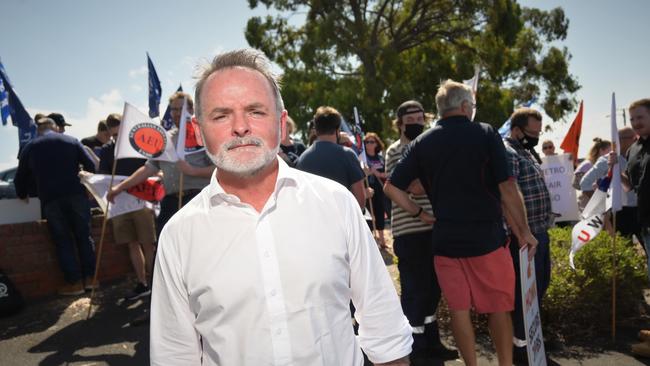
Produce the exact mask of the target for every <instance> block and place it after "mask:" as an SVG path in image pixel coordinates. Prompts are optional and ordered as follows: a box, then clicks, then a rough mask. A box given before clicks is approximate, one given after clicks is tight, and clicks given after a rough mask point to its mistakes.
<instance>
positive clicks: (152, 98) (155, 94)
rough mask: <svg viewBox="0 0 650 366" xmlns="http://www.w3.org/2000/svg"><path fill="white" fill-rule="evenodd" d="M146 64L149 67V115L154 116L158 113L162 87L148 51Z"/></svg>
mask: <svg viewBox="0 0 650 366" xmlns="http://www.w3.org/2000/svg"><path fill="white" fill-rule="evenodd" d="M147 66H148V68H149V117H151V118H154V117H158V116H159V115H160V96H161V95H162V87H161V86H160V79H158V73H156V68H154V67H153V62H151V58H149V53H147Z"/></svg>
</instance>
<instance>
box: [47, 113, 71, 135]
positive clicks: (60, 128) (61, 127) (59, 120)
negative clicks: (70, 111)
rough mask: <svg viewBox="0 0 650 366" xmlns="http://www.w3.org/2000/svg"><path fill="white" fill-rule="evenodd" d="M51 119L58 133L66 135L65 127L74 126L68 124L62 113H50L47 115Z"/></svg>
mask: <svg viewBox="0 0 650 366" xmlns="http://www.w3.org/2000/svg"><path fill="white" fill-rule="evenodd" d="M47 116H48V117H49V118H51V119H52V120H53V121H54V123H56V127H57V130H55V131H56V132H59V133H65V126H72V125H71V124H69V123H68V122H66V121H65V118H63V115H61V113H50V114H48V115H47Z"/></svg>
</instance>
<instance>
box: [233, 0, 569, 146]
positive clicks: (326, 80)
mask: <svg viewBox="0 0 650 366" xmlns="http://www.w3.org/2000/svg"><path fill="white" fill-rule="evenodd" d="M248 3H249V6H250V7H251V8H255V7H257V6H265V7H267V8H269V9H273V11H272V12H270V13H272V14H274V15H273V16H270V15H269V16H266V17H252V18H251V19H249V21H248V25H247V28H246V34H245V35H246V39H247V41H248V43H249V44H250V45H251V46H252V47H255V48H259V49H261V50H262V51H264V52H265V53H266V54H267V55H268V56H269V57H270V58H271V59H272V60H273V61H274V62H276V63H277V64H278V65H279V66H280V67H281V68H282V69H283V70H284V76H283V79H284V83H283V84H284V91H283V96H284V98H285V105H286V106H287V109H288V110H289V113H290V114H291V115H292V116H293V117H294V120H295V121H296V122H297V123H298V124H299V127H300V128H302V129H303V130H304V128H305V124H306V122H307V121H308V120H309V119H310V118H311V116H312V115H313V111H314V110H315V108H316V107H318V106H319V105H323V104H329V105H333V106H335V107H336V108H337V109H339V110H340V111H341V112H342V113H343V114H344V115H345V116H346V117H347V118H348V119H351V114H352V108H353V107H354V106H357V107H359V110H360V112H361V114H362V116H363V117H364V119H365V123H366V126H365V130H366V131H376V132H379V133H383V135H384V137H385V138H386V137H389V136H394V134H393V133H392V132H391V131H390V123H389V121H390V120H391V119H392V118H394V110H395V108H396V107H397V106H398V105H399V104H400V103H402V102H403V101H405V100H407V99H417V100H420V101H421V102H422V103H423V105H424V106H425V108H426V109H427V110H429V111H435V103H434V96H435V93H436V89H437V86H438V84H439V83H440V81H441V80H444V79H448V78H451V79H454V80H459V81H460V80H463V79H469V78H471V77H472V75H473V70H474V65H479V66H481V69H482V72H481V76H480V82H479V93H478V100H477V104H478V113H477V116H476V118H477V119H478V120H481V121H486V122H490V123H492V124H493V125H495V126H499V125H501V123H503V121H505V120H506V119H507V117H508V116H509V115H510V113H512V109H513V105H514V104H519V103H522V102H525V101H527V100H529V99H530V98H531V97H533V96H535V97H537V98H538V100H539V103H540V104H541V105H543V106H544V109H545V111H546V113H547V114H548V115H549V116H550V117H551V118H553V119H554V120H557V119H560V118H563V117H564V116H566V115H567V114H568V113H569V112H570V111H571V110H573V109H574V107H575V106H576V104H577V103H576V100H575V98H574V95H573V94H574V93H575V92H576V91H577V90H578V89H579V87H580V86H579V85H578V83H577V81H576V80H575V77H574V76H572V75H571V74H569V72H568V61H569V59H570V57H571V56H570V54H569V52H568V51H567V50H566V49H560V48H557V47H556V46H555V45H554V43H555V42H556V41H562V40H564V38H565V37H566V35H567V31H568V26H569V21H568V20H567V19H566V18H565V16H564V12H563V10H562V9H561V8H556V9H553V10H550V11H542V10H539V9H535V8H526V7H521V6H520V5H519V4H518V3H517V2H516V1H515V0H460V1H459V0H402V1H393V0H380V1H367V0H365V1H363V0H362V1H342V0H249V1H248ZM296 15H304V19H305V20H304V23H303V24H296V23H297V22H296V21H295V19H296V18H293V17H294V16H296Z"/></svg>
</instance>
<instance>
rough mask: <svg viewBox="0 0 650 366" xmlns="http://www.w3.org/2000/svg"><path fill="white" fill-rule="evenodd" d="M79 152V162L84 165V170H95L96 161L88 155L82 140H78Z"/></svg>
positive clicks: (92, 171)
mask: <svg viewBox="0 0 650 366" xmlns="http://www.w3.org/2000/svg"><path fill="white" fill-rule="evenodd" d="M77 154H78V156H79V162H80V163H81V165H82V166H83V167H84V170H85V171H87V172H91V173H94V172H95V162H94V161H93V160H92V159H91V158H90V156H88V153H87V152H86V150H85V149H84V147H83V145H82V144H81V142H79V141H77Z"/></svg>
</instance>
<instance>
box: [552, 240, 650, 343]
mask: <svg viewBox="0 0 650 366" xmlns="http://www.w3.org/2000/svg"><path fill="white" fill-rule="evenodd" d="M550 237H551V260H552V274H551V285H550V287H549V288H548V290H547V292H546V296H545V297H544V301H543V304H542V306H543V312H542V314H543V321H542V324H544V328H545V330H550V331H551V332H552V333H560V334H562V335H563V336H565V337H566V338H574V339H575V338H578V337H583V336H585V335H589V336H592V337H593V335H596V334H602V335H606V334H608V332H610V331H611V324H612V321H611V319H612V311H611V309H612V268H613V263H612V259H613V256H612V238H611V237H610V236H609V235H608V234H607V233H605V232H601V233H600V234H599V235H598V236H597V237H596V238H594V239H593V240H592V241H591V242H589V243H588V244H587V245H585V246H584V247H583V249H582V250H580V251H579V252H578V253H577V254H576V256H575V258H574V264H575V266H576V269H575V270H573V269H571V267H570V266H569V250H570V248H571V228H564V229H561V228H557V229H552V230H551V231H550ZM646 284H647V277H646V266H645V258H644V254H643V252H642V251H641V252H640V249H639V248H637V247H636V246H635V245H633V244H632V243H631V242H630V240H629V239H626V238H623V237H621V236H618V237H617V239H616V317H617V319H619V320H621V319H625V318H628V319H629V318H631V317H635V316H638V305H639V302H640V301H641V300H642V299H643V295H642V289H643V288H644V287H645V285H646Z"/></svg>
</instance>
